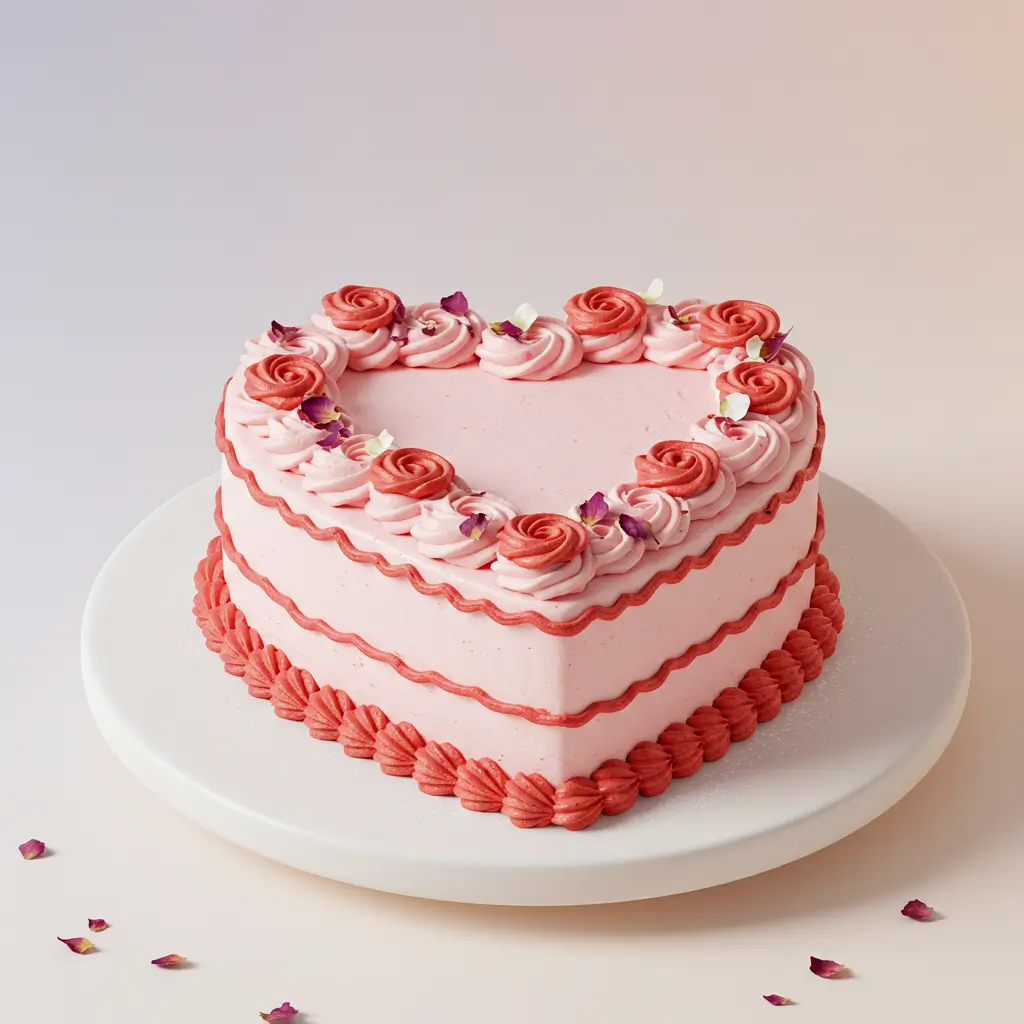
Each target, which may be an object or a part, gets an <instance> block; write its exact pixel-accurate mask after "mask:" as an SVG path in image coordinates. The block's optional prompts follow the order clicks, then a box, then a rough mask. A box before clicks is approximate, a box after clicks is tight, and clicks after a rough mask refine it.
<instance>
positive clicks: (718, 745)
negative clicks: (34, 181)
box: [686, 704, 730, 761]
mask: <svg viewBox="0 0 1024 1024" xmlns="http://www.w3.org/2000/svg"><path fill="white" fill-rule="evenodd" d="M686 724H687V725H688V726H689V727H690V728H691V729H693V731H694V732H695V733H696V734H697V735H698V736H699V737H700V742H701V746H702V747H703V748H704V760H705V761H717V760H718V759H719V758H720V757H724V756H725V753H726V751H727V750H728V749H729V743H730V733H729V723H728V722H727V721H726V720H725V718H724V716H723V715H722V712H721V711H719V710H718V709H717V708H713V707H710V706H709V705H707V704H705V705H704V706H703V707H699V708H697V710H696V711H694V713H693V714H692V715H690V717H689V718H688V719H687V720H686Z"/></svg>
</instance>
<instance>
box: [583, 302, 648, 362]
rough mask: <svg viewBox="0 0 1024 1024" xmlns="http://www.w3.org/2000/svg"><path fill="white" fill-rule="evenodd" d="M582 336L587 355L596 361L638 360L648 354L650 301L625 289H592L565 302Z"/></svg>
mask: <svg viewBox="0 0 1024 1024" xmlns="http://www.w3.org/2000/svg"><path fill="white" fill-rule="evenodd" d="M565 315H566V318H567V319H568V321H569V326H570V327H571V328H572V329H573V330H574V331H575V332H576V333H577V334H578V335H579V336H580V338H581V340H582V343H583V358H584V359H589V360H590V361H591V362H594V363H635V362H636V361H637V360H638V359H640V358H641V357H642V356H643V354H644V334H645V333H646V330H647V303H645V302H644V300H643V299H642V298H640V296H639V295H637V294H636V293H635V292H631V291H628V290H627V289H625V288H610V287H605V286H602V287H599V288H588V289H587V291H585V292H580V293H579V294H578V295H574V296H573V297H572V298H571V299H570V300H569V301H568V302H567V303H566V304H565Z"/></svg>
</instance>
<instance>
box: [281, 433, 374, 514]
mask: <svg viewBox="0 0 1024 1024" xmlns="http://www.w3.org/2000/svg"><path fill="white" fill-rule="evenodd" d="M373 440H376V438H375V437H374V436H373V434H353V435H352V436H351V437H349V438H347V439H346V440H344V441H342V442H341V444H340V445H339V446H338V447H337V448H333V449H331V450H327V449H325V448H319V447H318V448H317V449H316V451H314V452H313V456H312V458H311V459H310V461H309V462H306V463H303V464H302V465H301V466H299V472H300V473H301V474H302V477H303V480H302V486H303V489H304V490H306V491H309V492H310V493H312V494H316V495H318V496H319V497H321V498H322V499H323V500H324V501H325V502H327V504H328V505H331V506H332V507H334V508H338V507H339V506H341V505H354V506H357V507H358V506H363V505H365V504H366V503H367V501H369V499H370V463H372V462H373V460H374V456H373V455H370V454H369V453H368V452H367V451H366V445H367V443H368V442H369V441H373Z"/></svg>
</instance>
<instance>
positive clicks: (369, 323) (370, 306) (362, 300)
mask: <svg viewBox="0 0 1024 1024" xmlns="http://www.w3.org/2000/svg"><path fill="white" fill-rule="evenodd" d="M401 305H402V300H401V299H400V298H399V297H398V296H397V295H396V294H395V293H394V292H389V291H388V290H387V288H367V287H366V286H365V285H361V284H347V285H345V287H344V288H339V289H338V290H337V291H336V292H331V293H330V294H328V295H325V296H324V297H323V306H324V315H325V316H326V317H327V318H328V319H329V320H330V321H331V323H332V324H334V326H335V327H337V328H339V329H340V330H343V331H375V330H377V328H378V327H384V326H385V325H386V324H389V323H391V321H392V320H394V318H395V310H397V309H399V308H400V307H401Z"/></svg>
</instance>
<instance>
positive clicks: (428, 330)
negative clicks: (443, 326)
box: [416, 317, 437, 338]
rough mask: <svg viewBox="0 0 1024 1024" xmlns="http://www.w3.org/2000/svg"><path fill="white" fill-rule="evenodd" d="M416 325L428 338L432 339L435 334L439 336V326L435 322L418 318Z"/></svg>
mask: <svg viewBox="0 0 1024 1024" xmlns="http://www.w3.org/2000/svg"><path fill="white" fill-rule="evenodd" d="M416 323H418V324H419V325H420V330H421V331H422V332H423V333H424V334H425V335H426V336H427V337H428V338H432V337H433V336H434V335H435V334H437V324H436V323H435V322H434V321H433V320H426V319H424V318H423V317H417V318H416Z"/></svg>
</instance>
